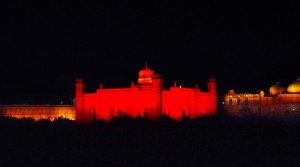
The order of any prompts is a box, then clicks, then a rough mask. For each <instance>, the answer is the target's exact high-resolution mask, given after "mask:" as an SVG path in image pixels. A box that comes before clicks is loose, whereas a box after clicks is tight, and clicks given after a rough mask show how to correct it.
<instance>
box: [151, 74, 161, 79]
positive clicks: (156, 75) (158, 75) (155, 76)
mask: <svg viewBox="0 0 300 167" xmlns="http://www.w3.org/2000/svg"><path fill="white" fill-rule="evenodd" d="M152 78H153V79H162V76H161V75H160V74H157V73H154V74H153V75H152Z"/></svg>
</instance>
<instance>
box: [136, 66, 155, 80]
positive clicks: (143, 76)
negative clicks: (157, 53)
mask: <svg viewBox="0 0 300 167" xmlns="http://www.w3.org/2000/svg"><path fill="white" fill-rule="evenodd" d="M153 73H154V71H153V70H151V69H150V68H149V67H148V65H147V64H146V65H145V67H144V69H142V70H141V71H140V72H139V79H138V83H139V84H151V83H152V77H153Z"/></svg>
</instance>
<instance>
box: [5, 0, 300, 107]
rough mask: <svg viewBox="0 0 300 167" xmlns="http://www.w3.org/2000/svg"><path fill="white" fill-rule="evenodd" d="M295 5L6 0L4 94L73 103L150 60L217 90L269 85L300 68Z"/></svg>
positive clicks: (123, 81) (129, 76) (169, 75)
mask: <svg viewBox="0 0 300 167" xmlns="http://www.w3.org/2000/svg"><path fill="white" fill-rule="evenodd" d="M297 10H298V9H296V5H295V4H288V3H285V2H284V1H282V2H280V3H279V2H278V3H277V2H262V1H258V2H255V1H251V2H228V1H224V2H221V1H202V2H201V1H194V2H185V1H150V2H146V1H138V2H126V1H121V2H118V1H98V2H88V1H82V2H80V3H76V2H75V1H70V2H67V1H59V2H58V3H55V2H51V3H50V2H49V3H47V2H38V3H36V2H34V1H9V2H8V3H5V4H3V5H1V10H0V14H1V17H0V18H1V29H0V30H1V31H0V33H1V34H0V46H1V47H0V48H1V49H0V56H1V61H0V62H1V65H0V74H1V84H0V86H1V88H0V92H1V93H0V103H1V104H11V103H17V104H33V103H35V104H42V103H52V104H55V103H59V102H60V101H63V102H64V103H69V101H70V100H69V99H70V96H71V97H72V96H73V95H74V81H75V78H76V77H82V78H83V79H84V80H85V82H86V84H87V85H86V87H87V90H88V91H94V90H95V89H97V88H98V87H99V84H100V82H102V83H103V84H104V87H128V86H130V82H131V81H135V82H136V81H137V77H138V71H139V70H140V69H142V68H143V67H144V64H145V62H146V61H147V62H148V65H149V66H150V68H152V69H153V70H154V71H155V72H158V73H160V74H161V75H162V76H163V77H164V79H165V82H164V84H165V87H169V86H170V85H171V84H172V82H173V81H174V80H176V81H177V83H178V84H179V85H182V86H187V87H193V86H194V85H195V83H198V84H199V86H200V89H201V90H206V82H207V78H208V77H210V76H214V77H216V79H217V82H218V94H219V95H220V96H221V95H224V94H225V92H226V91H227V90H228V89H235V90H236V92H251V93H257V92H259V91H260V90H265V91H268V89H269V87H270V86H271V85H272V84H274V83H275V82H276V81H280V82H281V83H282V84H283V85H286V86H287V85H288V84H289V83H290V82H292V81H294V80H296V78H297V77H300V71H299V64H300V59H299V58H298V57H299V37H300V35H299V30H300V23H299V20H300V17H299V16H300V15H299V14H298V13H297Z"/></svg>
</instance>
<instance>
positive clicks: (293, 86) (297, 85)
mask: <svg viewBox="0 0 300 167" xmlns="http://www.w3.org/2000/svg"><path fill="white" fill-rule="evenodd" d="M287 91H288V92H289V93H300V78H297V80H296V81H294V82H292V83H290V84H289V86H288V88H287Z"/></svg>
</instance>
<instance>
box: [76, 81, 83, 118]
mask: <svg viewBox="0 0 300 167" xmlns="http://www.w3.org/2000/svg"><path fill="white" fill-rule="evenodd" d="M75 87H76V88H75V89H76V93H75V106H76V122H78V123H84V98H83V97H84V89H85V85H84V83H83V80H82V79H76V83H75Z"/></svg>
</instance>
